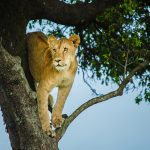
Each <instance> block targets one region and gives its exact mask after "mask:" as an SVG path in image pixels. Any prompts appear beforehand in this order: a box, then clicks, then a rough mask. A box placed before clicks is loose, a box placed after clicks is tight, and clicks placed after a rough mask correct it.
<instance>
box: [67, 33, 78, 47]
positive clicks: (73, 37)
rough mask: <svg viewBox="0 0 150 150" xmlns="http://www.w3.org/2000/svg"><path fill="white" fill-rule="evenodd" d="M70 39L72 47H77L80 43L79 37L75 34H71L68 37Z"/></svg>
mask: <svg viewBox="0 0 150 150" xmlns="http://www.w3.org/2000/svg"><path fill="white" fill-rule="evenodd" d="M69 40H70V41H72V43H73V44H74V47H76V48H77V47H78V46H79V44H80V37H79V35H77V34H74V35H71V36H70V38H69Z"/></svg>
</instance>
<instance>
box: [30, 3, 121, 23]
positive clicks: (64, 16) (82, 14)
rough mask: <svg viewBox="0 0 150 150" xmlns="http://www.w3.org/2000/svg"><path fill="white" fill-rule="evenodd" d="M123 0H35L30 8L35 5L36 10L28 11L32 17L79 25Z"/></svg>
mask: <svg viewBox="0 0 150 150" xmlns="http://www.w3.org/2000/svg"><path fill="white" fill-rule="evenodd" d="M120 2H121V0H115V1H114V0H101V1H99V0H94V1H93V2H91V3H85V2H84V3H83V2H80V3H77V4H66V3H65V2H63V1H59V0H33V1H31V2H30V3H29V5H30V7H29V6H28V7H29V8H30V9H31V7H34V10H35V11H34V12H32V11H31V10H30V11H29V12H30V14H29V12H28V16H31V15H32V17H31V18H30V19H48V20H51V21H54V22H57V23H60V24H65V25H71V26H78V25H79V24H80V25H83V24H87V23H89V22H91V21H93V20H95V17H96V16H97V15H100V14H102V13H103V12H104V10H105V9H107V8H109V7H112V6H115V5H116V4H119V3H120Z"/></svg>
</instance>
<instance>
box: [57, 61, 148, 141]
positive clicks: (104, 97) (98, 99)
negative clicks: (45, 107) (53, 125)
mask: <svg viewBox="0 0 150 150" xmlns="http://www.w3.org/2000/svg"><path fill="white" fill-rule="evenodd" d="M149 63H150V61H145V62H143V63H141V64H139V65H138V66H137V67H135V68H134V69H133V70H132V71H131V72H130V74H129V75H128V76H127V77H126V78H125V79H124V80H123V82H122V83H121V84H120V85H119V88H118V89H117V90H115V91H112V92H110V93H108V94H106V95H102V96H99V97H95V98H93V99H91V100H89V101H87V102H85V103H84V104H82V105H81V106H80V107H79V108H77V109H76V110H75V111H74V112H73V113H72V114H71V115H70V116H69V117H68V118H67V119H66V120H65V121H64V124H63V126H62V127H61V128H60V129H58V130H57V131H56V132H57V138H58V140H60V139H61V137H62V136H63V135H64V133H65V132H66V130H67V128H68V126H69V125H70V124H71V122H72V121H73V120H74V119H75V118H76V117H77V116H78V115H79V114H81V112H83V111H84V110H86V109H87V108H89V107H90V106H92V105H94V104H97V103H100V102H103V101H106V100H109V99H110V98H113V97H116V96H121V95H122V94H123V90H124V88H125V87H126V85H127V84H128V83H129V82H130V80H131V79H132V77H133V76H134V75H135V74H136V72H138V71H140V70H142V69H143V68H146V67H147V66H148V65H149Z"/></svg>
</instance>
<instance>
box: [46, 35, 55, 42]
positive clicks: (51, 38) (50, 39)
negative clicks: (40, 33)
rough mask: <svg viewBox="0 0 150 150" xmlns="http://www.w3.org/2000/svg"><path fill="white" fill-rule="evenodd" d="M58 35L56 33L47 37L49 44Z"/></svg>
mask: <svg viewBox="0 0 150 150" xmlns="http://www.w3.org/2000/svg"><path fill="white" fill-rule="evenodd" d="M56 40H57V39H56V37H55V36H54V35H50V36H49V37H48V39H47V42H48V44H51V43H52V42H53V41H56Z"/></svg>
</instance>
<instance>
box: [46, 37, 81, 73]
mask: <svg viewBox="0 0 150 150" xmlns="http://www.w3.org/2000/svg"><path fill="white" fill-rule="evenodd" d="M47 42H48V45H49V48H48V51H49V53H48V56H49V58H51V61H50V63H51V64H52V67H53V68H55V69H56V70H57V71H64V70H67V69H68V68H69V67H70V64H71V62H72V61H74V59H75V50H76V48H77V47H78V45H79V43H80V38H79V36H78V35H72V36H71V37H70V38H69V39H67V38H61V39H59V40H57V39H56V38H55V37H54V36H49V37H48V41H47Z"/></svg>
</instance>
